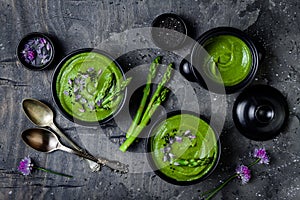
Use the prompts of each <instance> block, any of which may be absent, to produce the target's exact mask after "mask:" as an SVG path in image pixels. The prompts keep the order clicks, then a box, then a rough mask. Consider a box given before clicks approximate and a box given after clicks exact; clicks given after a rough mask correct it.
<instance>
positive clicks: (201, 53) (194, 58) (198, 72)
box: [180, 27, 262, 94]
mask: <svg viewBox="0 0 300 200" xmlns="http://www.w3.org/2000/svg"><path fill="white" fill-rule="evenodd" d="M218 36H233V37H236V38H238V39H239V40H241V41H242V42H243V43H244V44H246V45H247V47H248V49H249V50H250V52H251V66H250V70H249V72H248V73H247V76H246V77H245V78H243V80H241V81H240V82H238V83H236V84H234V85H225V84H224V83H222V82H217V81H215V80H213V79H212V78H211V77H209V76H208V75H207V72H205V67H204V66H203V63H204V59H205V58H206V57H208V56H210V55H209V54H208V52H207V51H206V49H205V45H206V43H207V42H209V41H210V40H212V39H213V38H215V37H218ZM261 52H262V51H261V48H260V47H258V46H257V44H255V43H254V42H253V40H252V39H251V38H250V37H249V36H248V35H247V34H246V33H244V32H243V31H241V30H239V29H236V28H232V27H218V28H213V29H211V30H209V31H207V32H205V33H204V34H202V35H201V36H200V37H199V38H198V40H197V42H196V44H195V45H194V47H193V48H192V51H191V55H190V58H188V60H189V61H190V63H189V62H187V61H186V60H184V61H183V62H182V64H181V69H180V71H181V73H182V74H183V75H184V76H185V77H187V78H188V79H189V80H191V81H195V82H198V83H199V84H200V85H201V86H202V87H204V88H205V89H207V90H209V91H212V92H215V93H227V94H231V93H235V92H237V91H239V90H242V89H243V88H245V87H246V86H248V85H249V84H250V83H251V82H252V81H253V79H254V77H255V74H256V72H257V69H258V66H259V62H260V59H261V58H262V53H261ZM217 70H218V69H217Z"/></svg>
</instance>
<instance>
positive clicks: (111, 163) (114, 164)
mask: <svg viewBox="0 0 300 200" xmlns="http://www.w3.org/2000/svg"><path fill="white" fill-rule="evenodd" d="M98 163H99V164H102V165H104V166H107V167H109V168H111V169H113V170H117V171H120V172H124V173H127V172H128V171H129V170H128V166H127V165H125V164H124V163H121V162H119V161H116V160H108V159H106V158H98Z"/></svg>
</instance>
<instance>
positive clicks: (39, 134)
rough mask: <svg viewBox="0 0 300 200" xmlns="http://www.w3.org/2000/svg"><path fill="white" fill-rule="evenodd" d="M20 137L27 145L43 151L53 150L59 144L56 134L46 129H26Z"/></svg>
mask: <svg viewBox="0 0 300 200" xmlns="http://www.w3.org/2000/svg"><path fill="white" fill-rule="evenodd" d="M22 139H23V141H24V142H25V143H26V144H27V145H28V146H30V147H32V148H33V149H35V150H37V151H41V152H44V153H50V152H52V151H55V150H57V147H58V146H59V141H58V138H57V137H56V135H54V134H53V133H51V132H50V131H48V130H47V129H37V128H35V129H27V130H25V131H24V132H23V133H22Z"/></svg>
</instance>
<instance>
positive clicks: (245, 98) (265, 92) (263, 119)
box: [232, 85, 289, 141]
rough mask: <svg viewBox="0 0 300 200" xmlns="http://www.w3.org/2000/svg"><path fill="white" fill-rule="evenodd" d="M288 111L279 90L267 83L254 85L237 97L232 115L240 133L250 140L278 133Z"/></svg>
mask: <svg viewBox="0 0 300 200" xmlns="http://www.w3.org/2000/svg"><path fill="white" fill-rule="evenodd" d="M288 113H289V112H288V105H287V102H286V100H285V98H284V96H283V95H282V94H281V92H279V91H278V90H277V89H275V88H273V87H271V86H268V85H255V86H251V87H249V88H247V89H245V90H244V91H243V92H242V93H241V94H240V95H239V96H238V97H237V99H236V101H235V103H234V106H233V111H232V116H233V120H234V123H235V126H236V127H237V129H238V130H239V132H240V133H241V134H243V135H244V136H246V137H247V138H249V139H251V140H257V141H264V140H269V139H272V138H274V137H276V136H277V135H278V134H279V133H280V131H281V130H282V129H283V128H284V126H285V125H286V122H287V119H288Z"/></svg>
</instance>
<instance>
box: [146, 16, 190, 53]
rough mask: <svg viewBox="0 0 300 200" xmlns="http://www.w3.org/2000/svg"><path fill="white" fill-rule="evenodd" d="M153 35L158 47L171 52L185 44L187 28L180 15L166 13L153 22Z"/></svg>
mask: <svg viewBox="0 0 300 200" xmlns="http://www.w3.org/2000/svg"><path fill="white" fill-rule="evenodd" d="M151 35H152V39H153V42H154V44H155V45H156V46H158V47H160V48H161V49H164V50H169V51H171V50H175V49H179V48H180V47H182V46H183V44H184V43H185V40H186V37H187V26H186V24H185V22H184V21H183V19H182V18H181V17H179V16H178V15H176V14H173V13H164V14H161V15H159V16H157V17H156V18H155V19H154V20H153V22H152V29H151Z"/></svg>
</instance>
